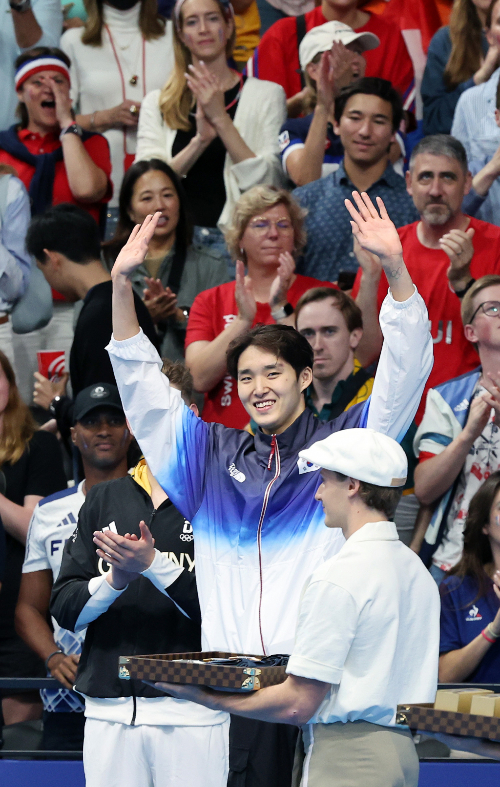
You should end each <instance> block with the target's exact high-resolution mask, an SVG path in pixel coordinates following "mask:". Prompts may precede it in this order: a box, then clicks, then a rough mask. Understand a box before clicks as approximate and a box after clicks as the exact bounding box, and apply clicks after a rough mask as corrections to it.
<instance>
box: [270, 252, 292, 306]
mask: <svg viewBox="0 0 500 787" xmlns="http://www.w3.org/2000/svg"><path fill="white" fill-rule="evenodd" d="M294 275H295V260H294V258H293V257H292V255H291V254H290V252H288V251H285V252H283V253H282V254H280V256H279V266H278V270H277V271H276V278H275V279H274V281H273V283H272V284H271V291H270V293H269V305H270V307H271V311H275V310H276V309H279V308H280V307H281V306H284V305H285V303H287V301H288V297H287V294H288V290H289V289H290V287H291V286H292V282H293V280H294Z"/></svg>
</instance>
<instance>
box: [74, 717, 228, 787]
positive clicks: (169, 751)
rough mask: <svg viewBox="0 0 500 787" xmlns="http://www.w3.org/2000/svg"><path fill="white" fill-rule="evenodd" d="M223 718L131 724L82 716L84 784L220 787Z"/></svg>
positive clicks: (224, 765)
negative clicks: (199, 723) (208, 722)
mask: <svg viewBox="0 0 500 787" xmlns="http://www.w3.org/2000/svg"><path fill="white" fill-rule="evenodd" d="M228 740H229V721H226V722H224V723H223V724H216V725H213V726H208V727H173V726H164V727H160V726H158V727H154V726H152V725H151V726H150V725H146V724H141V725H139V726H136V727H131V726H130V725H128V724H119V723H118V722H108V721H101V720H98V719H89V718H87V720H86V722H85V739H84V744H83V765H84V769H85V782H86V787H202V785H203V787H226V782H227V775H228V763H229V745H228Z"/></svg>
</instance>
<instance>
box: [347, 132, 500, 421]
mask: <svg viewBox="0 0 500 787" xmlns="http://www.w3.org/2000/svg"><path fill="white" fill-rule="evenodd" d="M471 181H472V178H471V175H470V173H469V171H468V168H467V157H466V155H465V150H464V147H463V145H462V144H461V143H460V142H459V141H458V140H456V139H454V138H453V137H451V136H449V135H447V134H435V135H432V136H428V137H424V139H422V140H421V141H420V142H419V143H418V144H417V145H416V146H415V148H414V149H413V152H412V155H411V158H410V169H409V171H408V172H407V173H406V186H407V190H408V193H409V194H410V195H411V197H412V199H413V202H414V204H415V207H416V208H417V210H418V212H419V213H420V221H416V222H414V223H413V224H408V225H406V226H405V227H400V228H399V229H398V233H399V237H400V239H401V243H402V246H403V256H404V260H405V263H406V265H407V268H408V270H409V272H410V275H411V277H412V280H413V281H414V282H415V284H416V286H417V288H418V291H419V292H420V294H421V295H422V297H423V299H424V301H425V303H426V306H427V309H428V312H429V319H430V321H431V334H432V338H433V342H434V367H433V369H432V371H431V374H430V376H429V379H428V381H427V385H426V388H425V390H424V396H423V397H422V401H421V404H420V408H419V410H418V411H417V415H416V419H415V420H416V421H417V424H418V423H419V422H420V420H421V419H422V416H423V411H424V407H425V394H426V392H427V390H428V389H429V388H434V387H435V386H436V385H439V384H440V383H443V382H445V381H446V380H450V379H451V378H453V377H457V376H458V375H460V374H465V373H466V372H470V371H471V370H472V369H474V368H475V367H476V366H477V354H476V353H475V351H474V348H473V346H472V344H471V343H470V342H469V341H467V339H466V338H465V336H464V329H463V326H462V321H461V318H460V302H461V298H462V297H463V296H464V295H465V293H466V292H467V290H468V288H469V287H471V286H472V284H473V283H474V281H475V279H479V278H480V277H481V276H485V275H487V274H495V273H500V227H496V226H495V225H493V224H489V223H487V222H485V221H480V220H479V219H475V218H472V217H471V216H469V215H467V214H466V213H464V212H463V210H462V201H463V199H464V196H465V195H466V194H468V193H469V191H470V189H471ZM357 258H358V261H359V263H360V266H361V269H360V270H359V271H358V276H357V279H356V283H355V285H354V289H353V296H354V297H355V298H356V302H357V304H358V306H359V307H360V308H361V310H362V312H363V324H364V328H365V330H364V333H363V337H362V339H361V341H360V343H359V345H358V348H357V356H358V358H359V360H360V361H361V363H362V364H363V365H366V364H368V363H370V362H371V361H372V360H374V358H376V357H377V356H378V354H379V352H380V348H381V346H382V335H381V333H380V328H379V327H378V312H379V310H380V306H381V304H382V301H383V299H384V296H385V294H386V293H387V287H388V282H387V278H386V276H385V274H384V273H383V272H382V269H381V266H380V263H379V261H378V260H377V258H376V257H375V255H373V254H369V253H368V252H366V251H365V250H360V249H359V250H358V251H357ZM499 368H500V367H499Z"/></svg>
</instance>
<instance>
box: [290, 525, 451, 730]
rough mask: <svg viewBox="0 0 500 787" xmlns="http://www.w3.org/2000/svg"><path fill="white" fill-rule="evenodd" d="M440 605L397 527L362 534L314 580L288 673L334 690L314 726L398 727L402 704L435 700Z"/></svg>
mask: <svg viewBox="0 0 500 787" xmlns="http://www.w3.org/2000/svg"><path fill="white" fill-rule="evenodd" d="M439 613H440V602H439V593H438V589H437V585H436V583H435V582H434V580H433V579H432V577H431V576H430V574H429V572H428V571H427V569H426V568H425V566H424V564H423V563H422V561H421V560H420V558H419V557H418V556H417V555H416V554H415V553H414V552H412V551H411V550H410V549H408V547H406V546H405V545H404V544H403V543H402V542H401V541H399V538H398V534H397V530H396V526H395V524H394V523H393V522H372V523H368V524H366V525H364V526H363V527H362V528H361V529H360V530H358V531H357V532H356V533H354V534H353V535H352V536H351V537H350V538H349V539H348V540H347V541H346V543H345V544H344V545H343V546H342V548H341V550H340V551H339V553H338V554H337V555H335V557H333V558H331V559H330V560H328V561H327V562H326V563H324V564H323V565H322V566H321V567H320V568H318V569H317V570H316V571H315V572H314V574H313V575H312V576H311V579H310V581H309V584H308V585H307V587H306V589H305V591H304V594H303V597H302V601H301V605H300V611H299V620H298V624H297V631H296V639H295V644H294V647H293V650H292V655H291V657H290V660H289V662H288V668H287V672H289V673H291V674H292V675H297V676H300V677H304V678H312V679H315V680H320V681H323V682H325V683H331V684H332V687H331V689H330V691H329V693H328V694H327V696H326V697H325V699H324V700H323V702H322V703H321V705H320V707H319V708H318V710H317V712H316V713H315V715H314V716H313V717H312V719H311V720H310V723H316V722H321V723H324V724H329V723H332V722H338V721H341V722H347V721H357V720H364V721H369V722H372V723H374V724H381V725H385V726H392V725H394V723H395V714H396V707H397V705H398V704H400V703H412V702H433V701H434V698H435V694H436V687H437V672H438V658H439Z"/></svg>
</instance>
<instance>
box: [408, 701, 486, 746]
mask: <svg viewBox="0 0 500 787" xmlns="http://www.w3.org/2000/svg"><path fill="white" fill-rule="evenodd" d="M396 724H404V725H407V726H408V727H410V729H412V730H422V731H423V732H426V731H427V732H441V733H446V734H447V735H468V736H469V737H472V738H488V739H489V740H492V741H500V719H499V718H496V717H494V716H478V715H475V714H472V713H456V712H455V711H449V710H436V709H435V708H433V707H432V705H424V704H422V705H398V712H397V714H396Z"/></svg>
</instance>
